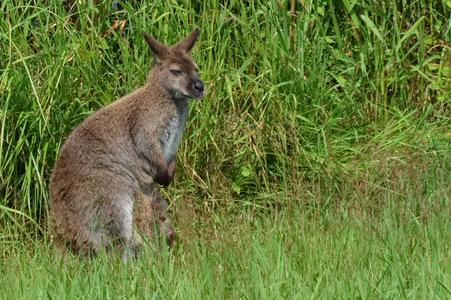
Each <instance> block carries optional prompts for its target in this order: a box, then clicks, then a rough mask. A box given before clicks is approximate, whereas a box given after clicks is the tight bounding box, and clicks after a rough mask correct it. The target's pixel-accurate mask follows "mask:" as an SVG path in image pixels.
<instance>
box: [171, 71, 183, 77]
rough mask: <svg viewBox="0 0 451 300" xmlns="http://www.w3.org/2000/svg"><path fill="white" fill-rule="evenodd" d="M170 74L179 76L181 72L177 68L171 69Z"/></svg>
mask: <svg viewBox="0 0 451 300" xmlns="http://www.w3.org/2000/svg"><path fill="white" fill-rule="evenodd" d="M171 73H172V75H175V76H179V75H180V74H182V72H180V71H179V70H171Z"/></svg>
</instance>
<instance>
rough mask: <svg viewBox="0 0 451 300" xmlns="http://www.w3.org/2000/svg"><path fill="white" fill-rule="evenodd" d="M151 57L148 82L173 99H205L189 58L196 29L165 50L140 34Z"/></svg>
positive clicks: (157, 42) (159, 44) (202, 86)
mask: <svg viewBox="0 0 451 300" xmlns="http://www.w3.org/2000/svg"><path fill="white" fill-rule="evenodd" d="M142 33H143V35H144V38H145V39H146V42H147V44H148V45H149V48H150V51H151V52H152V54H153V56H154V65H153V68H152V70H151V72H150V75H149V80H150V81H152V80H156V82H157V84H158V86H159V87H160V88H161V89H162V90H164V91H165V92H166V93H168V94H169V96H170V97H171V98H172V99H174V100H186V99H197V98H201V97H203V96H204V84H203V82H202V80H200V77H199V74H198V73H197V71H198V70H197V65H196V64H195V63H194V61H193V60H192V59H191V57H190V52H191V49H192V48H193V46H194V43H195V42H196V40H197V38H198V36H199V29H196V30H194V31H193V32H191V33H190V34H189V35H188V36H187V37H185V38H184V39H182V40H180V41H179V42H178V43H177V44H175V45H173V46H171V47H168V46H166V45H164V44H162V43H160V42H159V41H157V40H155V39H153V38H151V37H150V36H149V35H147V34H146V33H145V32H144V31H143V32H142Z"/></svg>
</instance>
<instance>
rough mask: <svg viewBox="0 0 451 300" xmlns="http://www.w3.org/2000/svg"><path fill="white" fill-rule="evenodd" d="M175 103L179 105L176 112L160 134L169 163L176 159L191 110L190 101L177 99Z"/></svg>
mask: <svg viewBox="0 0 451 300" xmlns="http://www.w3.org/2000/svg"><path fill="white" fill-rule="evenodd" d="M175 105H176V107H177V109H176V111H175V114H174V115H172V117H171V118H169V121H168V122H167V124H166V126H165V127H164V128H163V131H162V134H161V136H160V144H161V150H162V151H163V155H164V158H165V159H166V161H167V162H168V163H171V162H173V161H174V159H175V153H176V151H177V148H178V146H179V144H180V140H181V137H182V134H183V129H184V128H185V123H186V118H187V117H188V110H189V109H188V101H175Z"/></svg>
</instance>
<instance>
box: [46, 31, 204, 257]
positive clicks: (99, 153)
mask: <svg viewBox="0 0 451 300" xmlns="http://www.w3.org/2000/svg"><path fill="white" fill-rule="evenodd" d="M143 35H144V37H145V39H146V41H147V43H148V44H149V47H150V50H151V51H152V53H153V55H154V65H153V67H152V69H151V70H150V73H149V78H148V82H147V85H146V86H144V87H142V88H140V89H138V90H136V91H135V92H133V93H131V94H129V95H127V96H125V97H123V98H121V99H119V100H117V101H115V102H113V103H111V104H110V105H107V106H105V107H103V108H101V109H100V110H98V111H97V112H95V113H93V114H92V115H90V116H89V117H88V118H87V119H86V120H84V121H83V122H82V123H81V124H80V125H79V126H78V127H77V128H75V129H74V131H73V132H72V133H71V134H70V135H69V137H68V138H67V140H66V142H65V143H64V145H63V146H62V147H61V150H60V153H59V155H58V159H57V162H56V164H55V167H54V170H53V173H52V177H51V180H50V187H49V203H50V215H51V218H52V223H53V227H54V229H55V234H56V238H57V239H58V240H60V241H62V243H63V244H64V245H66V246H67V247H69V248H70V249H71V250H73V251H74V252H79V253H82V254H93V255H96V254H97V252H98V250H99V249H100V247H104V248H106V249H107V250H108V249H110V248H111V247H110V246H116V247H118V248H119V249H120V251H122V259H123V260H124V262H125V261H126V260H127V258H128V257H130V256H133V254H134V252H135V251H134V241H133V235H134V234H133V231H134V230H133V227H134V224H133V223H134V221H135V220H134V219H135V217H134V214H136V203H137V200H139V199H146V200H145V201H138V202H139V203H141V204H142V205H143V206H146V207H149V205H150V204H149V203H151V204H152V205H150V207H151V208H152V209H151V210H148V209H147V210H146V209H144V210H143V211H149V213H148V215H147V219H148V221H149V222H150V223H152V222H153V218H154V217H155V216H156V215H158V216H166V217H164V218H163V217H161V218H158V220H157V221H158V222H160V229H161V230H163V231H166V234H167V237H169V236H170V238H171V242H172V239H173V235H174V232H173V229H172V227H171V226H170V225H169V223H168V221H167V215H166V212H165V209H166V208H165V207H164V205H161V203H162V201H163V202H164V200H162V198H161V196H160V195H159V194H155V183H158V184H162V185H164V186H167V185H168V184H169V183H170V182H171V181H172V178H173V176H174V174H175V161H174V160H175V152H176V150H177V148H178V145H179V143H180V138H181V135H182V132H183V128H184V126H185V122H186V118H187V115H188V99H195V98H200V97H202V96H203V95H204V86H203V83H202V81H201V80H200V78H199V75H198V74H197V72H196V65H195V63H194V62H193V61H192V59H191V58H190V56H189V53H190V51H191V49H192V47H193V45H194V43H195V41H196V40H197V37H198V35H199V31H198V30H195V31H193V32H192V33H190V34H189V35H188V36H187V37H186V38H184V39H182V40H181V41H180V42H178V43H177V44H176V45H174V46H172V47H167V46H165V45H163V44H161V43H160V42H158V41H156V40H154V39H152V38H151V37H149V36H148V35H147V34H145V33H144V32H143ZM143 203H144V204H143ZM134 211H135V213H134ZM138 211H139V210H138ZM140 218H141V219H142V220H144V219H146V217H145V215H143V214H142V213H140ZM163 219H164V220H163ZM169 233H170V234H169ZM168 234H169V235H168ZM167 239H169V238H167Z"/></svg>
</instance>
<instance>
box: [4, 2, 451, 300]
mask: <svg viewBox="0 0 451 300" xmlns="http://www.w3.org/2000/svg"><path fill="white" fill-rule="evenodd" d="M82 2H83V3H81V2H80V1H66V2H64V3H63V4H61V3H60V2H59V1H45V3H44V2H40V1H31V0H30V1H24V0H18V1H14V2H10V1H1V2H0V126H1V127H0V140H1V143H0V193H1V196H0V224H1V229H0V235H1V239H2V240H1V243H2V247H1V248H2V249H1V253H0V256H2V257H3V258H5V259H7V258H8V257H10V256H11V255H12V254H14V255H13V256H12V257H14V258H15V259H13V260H11V261H8V260H6V261H5V263H4V266H3V267H2V268H7V269H11V270H12V271H10V272H15V271H14V270H16V269H17V270H18V269H20V267H21V264H20V263H21V262H22V260H26V259H28V258H30V259H31V262H30V263H29V264H30V266H31V267H32V268H43V264H46V260H49V262H52V259H53V258H52V256H46V255H43V252H45V250H42V249H46V248H45V247H47V246H45V245H46V244H45V243H44V245H43V244H42V243H43V241H46V240H50V237H49V236H48V235H47V219H48V218H47V217H48V205H47V197H48V196H47V186H48V181H49V177H50V173H51V169H52V167H53V165H54V163H55V160H56V157H57V153H58V150H59V148H60V146H61V144H62V142H63V141H64V139H65V137H67V135H68V134H69V133H70V131H71V130H73V129H74V128H75V126H77V125H78V124H79V123H80V122H81V121H82V120H83V119H85V118H86V117H87V116H88V115H89V114H90V113H92V112H94V111H95V110H97V109H99V108H100V107H102V106H105V105H107V104H109V103H111V102H112V101H114V100H115V99H117V98H119V97H121V96H123V95H125V94H127V93H129V92H131V91H132V90H134V89H136V88H137V87H139V86H142V85H143V84H144V83H145V80H146V76H147V72H148V70H149V68H150V65H151V57H150V54H149V51H148V50H147V46H146V44H145V42H144V39H143V38H142V36H141V30H145V31H146V32H148V33H149V34H150V35H152V36H154V37H156V38H157V39H159V40H161V41H162V42H165V43H167V44H171V43H174V42H176V41H177V40H179V39H180V38H181V37H183V36H185V35H186V34H187V33H188V32H189V31H191V30H193V29H194V28H196V27H199V28H200V29H201V36H200V39H199V42H198V43H197V44H196V47H195V49H194V50H193V57H194V60H195V61H196V62H197V63H198V65H199V69H200V75H201V78H202V79H203V80H204V82H205V84H206V88H207V92H206V96H205V97H204V98H203V99H202V100H200V101H193V102H192V103H191V106H190V116H189V119H188V123H187V129H186V130H185V132H184V136H183V140H182V145H181V147H180V149H179V152H178V154H177V176H176V178H175V181H174V183H173V184H172V185H171V187H170V188H169V189H168V190H167V191H166V196H167V197H168V198H169V201H170V203H171V205H170V210H171V212H172V214H173V215H174V219H175V227H176V229H177V232H178V233H179V237H180V238H179V248H178V250H175V251H174V252H175V257H179V258H178V259H180V261H176V262H173V261H171V262H170V263H169V265H164V266H167V267H168V268H169V269H171V268H174V270H173V272H174V273H164V275H161V276H163V277H161V278H158V276H157V275H155V274H154V275H152V276H154V277H152V276H151V275H149V276H151V278H153V279H154V280H157V281H158V280H162V278H164V279H165V280H174V279H175V278H177V280H180V284H178V285H177V284H169V286H166V285H163V283H164V282H165V281H159V282H160V283H158V284H157V283H154V284H156V285H155V286H153V288H156V289H162V288H165V289H168V290H171V291H174V289H175V291H176V292H174V293H175V295H177V293H179V294H178V295H183V294H184V293H185V292H186V293H187V294H188V295H193V297H197V296H199V295H200V296H203V295H204V294H192V293H190V292H187V290H186V289H187V287H186V286H184V284H187V285H189V289H193V290H191V292H193V293H194V290H196V291H197V292H199V293H200V291H202V289H203V288H206V287H207V286H208V284H210V286H209V287H208V289H209V290H208V292H206V294H205V295H230V296H233V297H242V296H243V295H244V294H245V292H250V290H248V289H247V288H246V286H245V285H244V282H248V281H249V280H250V281H252V282H254V281H255V282H259V283H260V284H261V286H256V287H255V290H253V291H252V293H251V294H249V297H250V298H254V297H253V296H255V297H264V292H266V293H268V294H266V295H267V296H268V297H270V296H271V295H273V293H276V295H280V296H283V297H285V296H290V297H295V296H297V295H298V294H295V293H296V292H297V293H300V294H309V293H307V291H309V292H311V295H313V296H324V297H326V296H328V295H333V292H334V291H333V289H334V288H337V289H338V291H341V292H344V291H345V290H346V289H353V291H354V292H352V293H350V294H349V295H356V297H358V296H360V297H362V298H365V297H366V296H368V297H381V298H385V297H386V298H393V297H401V296H402V297H407V298H415V297H414V296H421V297H423V298H429V297H430V296H432V297H434V295H435V294H434V292H437V293H438V295H441V296H440V297H442V298H443V297H445V298H446V297H447V296H446V295H448V296H449V293H450V286H451V283H450V282H449V278H450V277H451V269H450V266H451V265H450V262H449V260H450V258H449V253H451V251H450V248H449V247H450V246H449V245H450V244H451V239H450V237H451V236H450V231H451V229H450V226H449V225H450V224H449V221H448V219H449V216H450V215H451V211H450V201H449V200H450V198H451V193H450V189H449V186H450V184H451V182H450V181H451V180H450V178H451V159H450V146H451V142H450V139H451V136H450V132H451V122H450V116H451V115H450V110H449V106H450V99H451V95H450V91H451V76H450V73H451V69H450V68H451V56H450V55H451V48H450V46H449V45H450V40H451V30H450V27H451V18H450V9H451V8H450V7H449V4H448V3H449V1H448V2H447V1H445V0H442V1H435V0H417V1H389V0H385V1H375V0H363V1H347V0H346V1H345V0H343V1H331V0H323V1H308V0H306V1H258V0H257V1H249V2H243V1H234V0H231V1H219V0H212V1H153V3H147V2H148V1H139V2H136V3H135V2H133V1H119V3H121V4H122V5H123V7H124V11H119V12H115V11H113V10H112V8H111V6H110V4H109V2H108V1H97V3H96V4H94V3H93V1H87V2H84V1H82ZM193 216H195V218H194V219H193ZM255 222H257V223H255ZM260 223H263V224H266V225H265V226H266V227H265V226H263V225H262V226H263V227H262V226H260V225H258V224H260ZM255 224H257V225H255ZM304 226H306V227H304ZM267 230H268V231H270V232H271V235H270V236H269V237H267V239H265V238H263V237H262V235H264V234H263V233H264V232H265V231H267ZM254 233H255V236H254V235H253V234H254ZM279 233H280V234H279ZM297 233H302V234H301V235H297ZM221 234H224V235H226V238H223V237H222V236H221ZM284 234H285V235H284ZM366 235H368V236H369V237H368V240H366V239H365V236H366ZM24 240H25V241H28V242H26V243H25V245H20V244H21V243H22V241H24ZM190 241H194V242H193V243H192V244H190ZM231 241H234V242H235V243H237V244H240V243H241V245H245V246H246V247H245V249H236V247H235V246H234V245H233V244H234V243H231ZM266 242H267V243H268V244H267V245H266V244H264V243H266ZM30 243H35V244H36V246H31V245H30ZM290 243H291V244H290ZM310 243H311V244H310ZM362 243H363V244H364V246H361V245H362ZM373 244H374V248H373V247H372V246H371V245H373ZM27 247H29V248H31V249H36V250H35V251H36V253H37V254H36V253H34V252H33V251H34V250H27V249H29V248H27ZM217 247H220V248H221V249H218V248H217ZM247 247H250V248H247ZM285 247H288V248H285ZM409 247H410V248H409ZM280 249H282V250H280ZM286 249H290V250H289V251H288V252H286V251H287V250H286ZM300 249H301V250H300ZM302 249H304V250H305V251H306V252H299V251H302ZM215 251H217V253H222V254H221V255H220V254H217V255H218V256H216V257H210V256H208V255H210V254H208V253H210V252H211V253H216V252H215ZM246 251H247V252H246ZM290 251H294V253H298V254H299V255H300V256H299V257H297V258H293V259H291V258H289V257H287V255H288V253H290ZM296 251H298V252H296ZM316 251H319V252H316ZM334 251H335V252H334ZM371 251H374V252H371ZM406 251H407V252H406ZM409 251H410V252H409ZM243 252H244V253H243ZM310 254H311V256H309V255H310ZM211 255H212V256H214V255H215V254H211ZM41 256H44V258H40V257H41ZM358 256H361V257H359V258H358V259H357V258H356V257H358ZM224 257H225V258H224ZM365 257H366V258H365ZM194 258H195V259H194ZM239 258H242V260H243V261H241V263H242V264H243V267H241V266H239V265H238V262H236V261H235V260H236V259H238V261H240V260H239ZM353 258H356V259H355V260H354V259H353ZM171 259H176V258H173V257H172V258H171ZM189 259H193V262H186V261H187V260H189ZM222 259H225V260H224V263H221V262H220V261H221V260H222ZM265 259H275V261H273V262H274V264H275V265H273V264H272V262H271V261H266V262H265ZM161 261H164V259H162V260H159V261H158V262H161ZM181 261H184V262H183V263H182V262H181ZM202 261H203V262H204V264H205V265H202V264H201V263H200V262H202ZM344 261H347V262H349V264H348V265H343V262H344ZM374 261H376V263H374V264H373V262H374ZM194 262H199V264H200V265H196V264H195V263H194ZM334 262H335V264H336V265H333V264H334ZM24 263H25V262H24ZM92 263H93V264H95V267H94V270H97V271H93V272H94V273H95V272H99V273H98V274H101V275H99V276H100V277H99V276H98V277H95V276H94V275H93V276H94V277H88V278H93V280H94V279H95V280H101V279H102V280H103V277H102V276H109V275H105V274H110V273H111V272H112V271H111V270H106V269H105V270H104V273H102V272H103V271H102V270H101V269H97V268H109V267H108V266H104V267H100V266H99V265H97V263H96V262H92ZM26 264H28V263H26ZM81 264H83V263H81ZM221 264H222V266H223V267H222V268H226V269H227V268H228V271H230V272H232V273H231V274H232V275H231V276H235V279H233V278H232V277H230V278H229V277H227V276H226V275H224V273H221V272H222V271H221V272H220V271H219V269H220V267H219V265H221ZM255 264H257V265H259V266H260V267H261V268H262V269H263V270H267V271H268V272H269V273H259V272H258V271H257V270H258V268H257V267H255V268H257V269H253V268H254V266H255ZM145 266H148V265H147V264H145ZM323 266H325V268H324V270H325V273H321V272H319V271H317V270H316V269H322V267H323ZM10 267H11V268H10ZM188 267H189V268H194V271H193V273H190V272H188V273H183V272H182V271H181V268H188ZM273 267H274V268H273ZM24 268H26V267H24ZM155 268H157V269H151V271H149V272H154V271H155V272H156V271H157V270H159V269H158V268H160V267H158V266H156V267H155ZM202 268H204V269H202ZM88 269H89V268H88ZM260 270H261V269H260ZM31 271H32V270H28V271H24V273H23V274H25V275H23V276H25V277H27V276H31V274H29V273H27V272H31ZM60 271H61V270H60V269H57V266H54V267H52V268H50V269H48V272H50V273H56V272H60ZM141 271H142V272H147V271H145V270H141ZM46 272H47V271H45V272H44V271H43V272H42V273H40V275H42V276H47V275H46V274H47V273H46ZM64 272H72V273H70V274H72V275H67V276H69V278H72V279H73V278H76V276H82V275H81V274H84V273H83V272H89V271H85V270H83V268H81V269H78V268H75V269H67V270H65V271H64ZM121 272H122V269H121ZM124 272H128V271H124ZM137 272H138V271H137ZM171 272H172V271H171ZM178 272H181V273H178ZM218 272H219V273H218ZM284 272H285V274H292V275H293V276H294V277H290V276H289V278H288V279H284V277H283V276H285V274H284ZM343 272H344V274H348V275H349V277H348V280H345V281H343V282H341V281H340V279H339V278H340V277H339V276H341V275H339V274H341V273H343ZM65 274H66V273H65ZM96 274H97V273H96ZM121 274H122V273H121ZM126 274H128V273H124V275H123V276H125V277H124V278H127V279H123V280H127V281H128V280H129V279H133V278H135V279H136V277H133V276H134V275H130V276H131V277H127V276H128V275H126ZM138 274H140V273H139V272H138ZM218 274H219V275H218ZM237 274H240V275H237ZM60 275H61V274H60ZM60 275H58V276H60ZM91 275H92V274H91ZM207 275H208V276H207ZM304 275H305V277H306V280H305V282H303V283H300V284H301V286H298V287H297V288H295V289H294V290H293V293H291V292H288V290H289V288H290V287H293V286H294V285H295V284H297V283H298V281H300V280H302V278H303V277H304ZM11 276H12V275H11ZM55 276H57V275H55ZM61 276H63V275H61ZM70 276H75V277H70ZM118 276H122V275H118ZM155 276H157V277H155ZM165 276H167V277H165ZM183 276H186V277H183ZM211 276H216V277H214V278H215V279H214V280H213V281H209V280H207V279H206V278H207V277H208V278H210V277H211ZM274 276H275V277H274ZM182 277H183V278H182ZM64 278H68V277H64ZM77 278H82V277H77ZM121 278H122V277H121ZM146 278H147V277H146ZM193 278H197V279H199V280H200V281H195V280H194V279H193ZM294 278H296V279H294ZM272 279H274V281H272ZM354 279H355V280H354ZM38 280H43V279H42V278H41V279H38ZM58 280H63V278H60V277H55V278H53V279H50V280H49V281H46V284H49V285H51V287H50V288H51V290H53V291H57V290H58V289H60V288H63V287H64V288H67V286H64V284H68V283H67V282H66V281H64V280H63V281H62V282H60V281H58ZM74 280H75V279H74ZM80 280H81V279H80ZM111 280H112V281H115V280H118V281H116V283H117V284H118V285H117V286H115V287H114V289H120V287H121V286H122V285H121V283H120V282H121V280H122V279H120V278H118V277H113V279H111ZM240 280H242V282H241V283H240ZM57 282H58V283H57ZM74 282H80V284H79V286H78V287H77V288H79V289H82V290H80V292H81V291H83V281H77V280H75V281H74ZM271 282H274V284H278V283H280V285H279V286H276V285H274V286H272V285H268V284H269V283H271ZM339 282H341V283H343V284H345V285H344V286H342V287H340V288H339V287H338V286H339V285H338V283H339ZM35 283H36V284H39V283H38V282H37V281H36V282H35ZM116 283H115V284H116ZM17 284H18V283H17ZM60 284H63V286H60ZM76 284H78V283H76ZM165 284H166V283H165ZM192 284H197V286H192ZM216 284H217V285H216ZM227 284H230V286H233V287H235V286H237V289H236V290H234V291H232V290H231V288H230V286H228V285H227ZM302 284H303V285H304V286H303V287H302ZM94 286H96V285H95V284H94V285H93V287H94ZM340 286H341V285H340ZM16 287H17V286H15V287H12V288H11V289H10V290H9V293H10V295H13V294H14V292H15V290H14V289H15V288H16ZM215 287H217V288H218V290H217V291H218V294H214V293H213V292H212V291H213V290H214V289H215ZM301 287H302V288H301ZM325 287H329V289H326V288H325ZM5 288H6V287H5ZM96 288H100V287H98V286H96ZM274 289H275V290H274ZM309 289H310V290H309ZM182 291H183V293H182ZM277 291H279V292H277ZM295 291H296V292H295ZM37 292H38V291H37ZM84 292H89V293H91V292H92V293H95V291H93V290H92V291H84ZM98 292H99V293H103V292H105V291H98ZM219 292H221V293H219ZM77 293H78V292H75V291H74V293H73V294H70V295H72V296H73V295H78V294H77ZM158 293H159V292H158ZM158 293H157V294H158ZM165 293H166V292H161V295H162V296H163V297H166V296H168V295H169V294H165ZM321 293H323V294H321ZM159 295H160V294H159ZM250 295H253V296H250Z"/></svg>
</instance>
